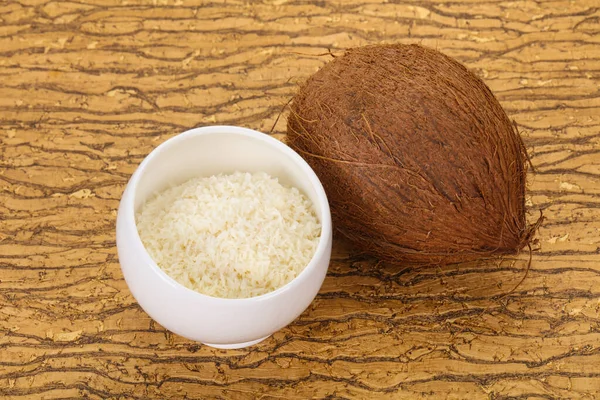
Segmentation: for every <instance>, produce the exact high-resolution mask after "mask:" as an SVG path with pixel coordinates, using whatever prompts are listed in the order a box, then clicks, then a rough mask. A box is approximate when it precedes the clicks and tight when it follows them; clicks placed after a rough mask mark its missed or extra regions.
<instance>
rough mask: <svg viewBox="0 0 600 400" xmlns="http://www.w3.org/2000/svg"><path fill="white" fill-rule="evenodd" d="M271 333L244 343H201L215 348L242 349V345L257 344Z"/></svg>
mask: <svg viewBox="0 0 600 400" xmlns="http://www.w3.org/2000/svg"><path fill="white" fill-rule="evenodd" d="M269 336H271V335H268V336H265V337H263V338H260V339H256V340H251V341H249V342H244V343H227V344H211V343H203V344H204V345H206V346H210V347H214V348H216V349H226V350H229V349H242V348H244V347H250V346H254V345H255V344H258V343H260V342H262V341H263V340H265V339H266V338H268V337H269Z"/></svg>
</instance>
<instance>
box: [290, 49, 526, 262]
mask: <svg viewBox="0 0 600 400" xmlns="http://www.w3.org/2000/svg"><path fill="white" fill-rule="evenodd" d="M287 134H288V135H287V140H288V143H289V144H290V146H291V147H292V148H294V149H295V150H296V151H297V152H299V153H300V154H301V155H302V156H303V157H304V158H305V159H306V160H307V161H308V163H309V164H310V165H311V166H312V168H313V169H314V170H315V172H316V173H317V175H318V176H319V178H320V179H321V181H322V183H323V186H324V187H325V190H326V192H327V195H328V197H329V201H330V205H331V211H332V217H333V220H334V224H335V227H336V229H337V230H338V231H339V232H340V233H341V234H342V235H343V236H345V237H346V238H348V239H349V240H350V241H351V242H352V243H353V244H354V246H355V247H356V248H357V249H359V250H362V251H364V252H366V253H369V254H371V255H373V256H375V257H378V258H379V259H381V260H384V261H389V262H401V263H417V264H447V263H455V262H463V261H469V260H474V259H477V258H481V257H486V256H492V255H496V254H508V253H515V252H518V251H519V250H520V249H522V248H523V247H524V246H526V245H527V244H528V243H529V241H530V239H531V236H532V233H533V231H534V228H535V227H531V226H529V227H528V226H527V223H526V218H525V179H526V173H527V160H528V158H527V153H526V149H525V147H524V145H523V142H522V140H521V138H520V136H519V133H518V131H517V130H516V127H515V126H514V125H513V124H512V123H511V121H510V120H509V118H508V116H507V115H506V113H505V111H504V110H503V109H502V107H501V105H500V104H499V102H498V101H497V100H496V98H495V97H494V95H493V94H492V92H491V91H490V89H489V88H488V87H487V86H486V85H485V83H484V82H483V81H482V80H481V79H479V78H478V77H477V76H476V75H474V74H473V73H472V72H470V71H469V70H467V69H466V68H465V67H464V66H463V65H461V64H460V63H458V62H457V61H455V60H454V59H452V58H450V57H447V56H445V55H443V54H442V53H440V52H438V51H435V50H432V49H429V48H425V47H422V46H419V45H401V44H394V45H376V46H366V47H360V48H354V49H351V50H349V51H347V52H346V53H345V54H344V55H343V56H339V57H336V58H334V59H333V60H332V61H331V62H329V63H327V64H326V65H325V66H324V67H323V68H321V69H320V70H319V71H318V72H317V73H316V74H314V75H313V76H312V77H310V78H309V79H308V81H307V82H306V83H305V84H304V85H303V86H301V88H300V90H299V92H298V93H297V94H296V96H295V97H294V98H293V100H292V103H291V112H290V116H289V118H288V123H287Z"/></svg>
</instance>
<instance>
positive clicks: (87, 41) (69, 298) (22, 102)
mask: <svg viewBox="0 0 600 400" xmlns="http://www.w3.org/2000/svg"><path fill="white" fill-rule="evenodd" d="M599 32H600V4H598V2H597V1H596V0H581V1H567V0H557V1H547V2H536V1H515V2H504V1H493V0H487V1H479V0H469V1H464V2H456V1H450V0H448V1H444V0H441V1H440V0H431V1H426V0H419V1H416V0H415V1H408V0H406V1H378V0H350V1H344V2H339V1H336V2H334V1H331V2H329V1H286V0H274V1H263V2H244V1H235V0H234V1H225V0H215V1H187V0H153V1H146V0H122V1H112V0H73V1H69V2H62V1H49V0H7V1H3V2H2V3H0V127H1V131H0V397H2V398H6V399H43V398H45V399H47V398H81V397H87V398H93V399H107V398H111V399H117V398H127V399H142V398H143V399H147V398H194V399H207V398H214V399H255V398H264V399H276V398H287V399H306V398H328V399H350V398H360V399H366V398H369V399H371V398H372V399H440V398H448V399H595V398H600V247H599V246H600V184H599V183H600V116H599V115H600V96H599V91H598V90H599V86H600V80H599V79H598V77H599V76H600V36H599V35H598V33H599ZM397 41H402V42H404V43H422V44H424V45H427V46H431V47H434V48H437V49H440V50H442V51H443V52H444V53H446V54H448V55H450V56H453V57H456V58H457V59H458V60H460V61H461V62H463V63H465V64H466V65H467V66H468V67H469V68H471V69H472V70H473V71H475V72H476V73H477V74H479V75H480V76H481V77H482V78H483V79H484V80H485V81H486V83H487V84H488V85H489V86H490V87H491V88H492V90H493V91H494V93H495V94H496V95H497V97H498V98H499V100H500V101H501V103H502V105H503V106H504V107H505V108H506V110H507V112H508V113H509V115H510V116H511V117H512V118H514V120H515V121H516V122H517V123H518V126H519V129H520V131H521V133H522V135H523V138H524V140H525V143H526V145H527V147H528V150H529V152H530V154H531V157H532V161H533V164H534V165H535V166H536V169H537V171H536V173H535V174H531V176H530V177H529V178H530V179H529V181H530V183H529V195H530V198H529V200H528V207H529V211H530V215H529V218H531V219H532V220H533V219H535V218H537V216H538V210H539V209H542V210H543V212H544V215H545V216H546V218H547V219H546V222H545V223H544V225H543V226H542V227H541V229H540V231H539V234H538V242H537V244H536V251H535V253H534V257H533V263H532V266H531V271H530V272H529V275H528V277H527V279H526V280H525V281H524V282H523V284H522V285H520V286H519V287H518V288H517V289H516V290H515V291H514V292H512V293H510V294H509V295H505V294H506V293H508V292H509V291H510V290H511V289H512V288H513V287H514V285H515V284H516V283H517V282H518V281H519V280H520V279H521V278H522V276H523V274H524V272H525V265H526V261H527V255H521V256H519V257H516V258H515V259H514V260H511V259H507V260H503V261H500V260H495V261H488V262H482V263H474V264H469V265H467V264H465V265H457V266H451V267H445V268H443V269H440V268H434V267H431V268H420V269H412V270H411V269H405V268H401V267H389V266H383V265H378V264H377V263H376V262H375V261H373V260H368V259H364V258H360V257H359V256H358V255H356V254H355V253H354V252H353V251H352V249H351V248H348V247H347V246H346V245H345V244H344V243H342V242H341V241H340V240H337V241H336V246H335V249H334V250H335V251H334V257H333V260H332V263H331V267H330V272H329V274H328V276H327V279H326V281H325V284H324V286H323V288H322V290H321V292H320V294H319V295H318V297H317V299H316V300H315V301H314V303H313V304H312V305H311V307H310V308H309V309H308V310H307V311H306V312H305V313H304V314H302V316H301V317H300V318H299V319H298V320H296V321H295V322H294V323H292V324H291V325H290V326H289V327H287V328H285V329H283V330H281V331H280V332H278V333H276V334H275V335H274V336H273V337H272V338H270V339H268V340H266V341H265V342H263V343H261V344H260V345H258V346H255V347H252V348H250V349H245V350H231V351H221V350H214V349H210V348H207V347H205V346H201V345H199V344H198V343H193V342H190V341H188V340H185V339H183V338H181V337H178V336H176V335H173V334H171V333H169V332H167V331H165V329H163V328H162V327H161V326H159V325H158V324H156V323H154V322H153V321H152V320H151V319H150V318H149V317H148V315H146V314H145V313H144V312H143V311H142V310H141V309H140V308H139V306H138V305H137V304H136V302H135V301H134V299H133V298H132V296H131V295H130V293H129V291H128V289H127V287H126V285H125V282H124V280H123V277H122V274H121V272H120V268H119V263H118V259H117V257H116V251H115V236H114V224H115V216H116V208H117V206H118V201H119V198H120V196H121V193H122V190H123V188H124V186H125V184H126V182H127V179H128V178H129V176H130V175H131V173H132V172H133V171H134V169H135V168H136V166H137V164H138V163H139V162H140V161H141V160H142V159H143V157H144V156H145V155H146V154H148V153H149V152H150V151H151V150H152V149H153V148H154V147H156V146H157V145H158V144H159V143H161V142H163V141H164V140H166V139H167V138H169V137H171V136H173V135H175V134H177V133H179V132H181V131H183V130H186V129H188V128H191V127H195V126H201V125H207V124H234V125H242V126H247V127H250V128H254V129H258V130H262V131H265V132H269V131H270V129H271V127H272V125H273V124H274V122H275V119H276V118H277V116H278V114H279V112H280V110H281V108H282V106H283V105H284V104H285V103H286V102H287V101H288V100H289V99H290V97H291V96H292V95H293V93H294V91H295V90H296V88H297V85H298V84H299V83H301V82H302V81H303V80H304V79H306V78H307V77H308V76H309V75H310V74H312V73H314V72H315V71H316V70H317V69H318V68H319V67H320V66H322V65H323V64H324V63H325V62H327V61H328V60H329V59H330V56H326V55H323V54H325V53H328V52H329V51H331V52H332V53H333V54H341V53H342V52H343V50H344V49H346V48H348V47H352V46H358V45H364V44H370V43H381V42H397ZM273 134H274V135H275V136H276V137H279V138H282V137H283V136H284V134H285V114H284V116H283V117H282V118H281V119H280V120H279V122H278V123H277V124H276V125H275V128H274V131H273Z"/></svg>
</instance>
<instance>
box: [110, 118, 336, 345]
mask: <svg viewBox="0 0 600 400" xmlns="http://www.w3.org/2000/svg"><path fill="white" fill-rule="evenodd" d="M235 171H243V172H258V171H263V172H266V173H268V174H270V175H272V176H275V177H277V178H279V181H280V182H281V183H283V184H287V185H292V186H295V187H297V188H298V189H300V190H301V191H302V192H304V193H305V194H306V195H307V196H308V197H309V198H310V199H311V200H312V202H313V204H314V205H315V210H316V214H317V217H318V218H319V220H320V221H321V225H322V231H321V238H320V240H319V244H318V247H317V250H316V253H315V255H314V256H313V258H312V260H311V261H310V263H309V264H308V265H307V266H306V268H305V269H304V270H303V271H302V272H301V273H300V274H299V275H298V276H297V277H296V278H295V279H294V280H292V281H291V282H289V283H288V284H286V285H285V286H283V287H281V288H279V289H277V290H275V291H273V292H270V293H267V294H264V295H262V296H257V297H251V298H247V299H224V298H216V297H211V296H206V295H203V294H200V293H198V292H195V291H193V290H190V289H188V288H186V287H184V286H182V285H181V284H179V283H177V282H176V281H175V280H173V279H172V278H171V277H169V276H168V275H167V274H166V273H164V272H163V271H162V270H161V269H160V268H159V267H158V266H157V265H156V263H155V262H154V261H153V260H152V258H151V257H150V255H149V254H148V253H147V252H146V250H145V248H144V246H143V244H142V241H141V240H140V237H139V235H138V231H137V228H136V224H135V212H136V210H137V209H138V208H139V207H140V206H141V205H142V204H143V203H144V202H145V200H146V199H148V197H150V196H151V195H152V194H153V193H155V192H157V191H160V190H163V189H165V188H167V187H169V186H171V185H176V184H179V183H182V182H183V181H185V180H187V179H190V178H192V177H195V176H211V175H214V174H217V173H232V172H235ZM117 249H118V253H119V262H120V263H121V269H122V270H123V275H124V276H125V280H126V281H127V285H128V286H129V289H130V290H131V293H132V294H133V296H134V297H135V299H136V300H137V302H138V303H139V304H140V306H142V308H143V309H144V311H146V312H147V313H148V314H149V315H150V317H152V318H153V319H154V320H156V321H157V322H158V323H160V324H161V325H163V326H164V327H165V328H167V329H169V330H170V331H172V332H175V333H177V334H179V335H181V336H184V337H186V338H188V339H192V340H196V341H199V342H202V343H205V344H207V345H209V346H213V347H218V348H241V347H246V346H250V345H253V344H256V343H258V342H260V341H261V340H263V339H265V338H266V337H268V336H270V335H271V334H272V333H274V332H276V331H278V330H279V329H281V328H283V327H284V326H286V325H288V324H289V323H290V322H292V321H293V320H294V319H296V318H297V317H298V316H299V315H300V314H301V313H302V312H303V311H304V310H305V309H306V308H307V307H308V305H309V304H310V303H311V302H312V300H313V299H314V298H315V296H316V295H317V292H318V291H319V288H320V287H321V284H322V283H323V280H324V279H325V274H326V273H327V267H328V266H329V259H330V256H331V215H330V211H329V204H328V202H327V197H326V196H325V191H324V190H323V186H322V185H321V182H320V181H319V179H318V178H317V176H316V175H315V173H314V172H313V170H312V169H311V168H310V167H309V166H308V164H307V163H306V162H305V161H304V160H303V159H302V158H301V157H300V156H299V155H298V154H297V153H296V152H294V151H293V150H292V149H290V148H289V147H288V146H286V145H285V144H283V143H281V142H279V141H277V140H276V139H273V138H272V137H270V136H268V135H265V134H263V133H260V132H257V131H253V130H251V129H245V128H240V127H234V126H209V127H203V128H197V129H192V130H189V131H187V132H184V133H182V134H180V135H178V136H175V137H173V138H171V139H169V140H167V141H165V142H164V143H162V144H161V145H160V146H158V147H157V148H156V149H155V150H154V151H152V152H151V153H150V154H149V155H148V157H146V158H145V159H144V161H142V163H141V164H140V166H139V167H138V169H137V170H136V171H135V173H134V174H133V176H132V177H131V179H130V180H129V183H128V184H127V187H126V188H125V192H124V193H123V197H122V199H121V203H120V205H119V213H118V216H117Z"/></svg>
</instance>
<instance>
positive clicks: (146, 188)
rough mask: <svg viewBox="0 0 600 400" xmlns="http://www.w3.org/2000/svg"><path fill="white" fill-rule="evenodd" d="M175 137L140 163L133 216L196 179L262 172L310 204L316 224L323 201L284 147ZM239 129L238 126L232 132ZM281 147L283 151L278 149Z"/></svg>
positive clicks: (219, 137)
mask: <svg viewBox="0 0 600 400" xmlns="http://www.w3.org/2000/svg"><path fill="white" fill-rule="evenodd" d="M222 128H223V129H222V131H221V132H214V133H213V132H211V133H203V134H196V135H180V136H179V137H176V138H174V139H172V140H170V141H168V142H165V143H164V144H163V145H161V146H159V147H158V148H157V149H156V150H155V152H154V154H152V157H149V158H148V159H146V160H145V165H143V166H142V168H141V169H142V171H141V176H140V177H139V181H138V183H137V185H136V186H137V187H136V190H135V198H134V207H135V212H138V211H139V208H140V207H141V206H142V205H143V204H144V202H145V201H146V200H148V198H149V197H151V196H152V195H153V194H155V193H157V192H159V191H162V190H164V189H166V188H168V187H172V186H175V185H178V184H180V183H182V182H185V181H186V180H188V179H191V178H194V177H199V176H211V175H215V174H219V173H226V174H227V173H233V172H236V171H240V172H266V173H268V174H269V175H271V176H273V177H277V178H278V179H279V182H280V183H282V184H284V185H289V186H293V187H296V188H298V189H299V190H300V191H302V192H303V193H304V194H305V195H306V196H308V198H309V199H310V200H311V201H312V203H313V205H314V209H315V213H316V215H317V217H318V218H319V220H320V221H322V217H323V209H322V207H321V206H319V205H320V203H322V201H320V200H319V196H318V195H317V192H316V190H315V188H314V181H312V180H311V179H309V177H308V171H307V170H306V167H305V166H303V165H302V164H301V163H300V162H298V160H297V159H296V157H294V156H296V155H295V154H294V153H292V152H291V151H290V150H289V149H287V148H286V149H285V150H287V151H282V147H283V148H285V145H283V143H278V142H277V143H274V142H273V141H267V140H264V139H260V138H257V137H256V136H250V135H248V136H246V135H240V134H239V132H238V133H237V134H236V133H234V132H233V128H232V130H231V131H230V132H228V131H227V127H222ZM235 129H237V130H240V129H241V128H235ZM280 146H282V147H280Z"/></svg>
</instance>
